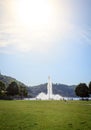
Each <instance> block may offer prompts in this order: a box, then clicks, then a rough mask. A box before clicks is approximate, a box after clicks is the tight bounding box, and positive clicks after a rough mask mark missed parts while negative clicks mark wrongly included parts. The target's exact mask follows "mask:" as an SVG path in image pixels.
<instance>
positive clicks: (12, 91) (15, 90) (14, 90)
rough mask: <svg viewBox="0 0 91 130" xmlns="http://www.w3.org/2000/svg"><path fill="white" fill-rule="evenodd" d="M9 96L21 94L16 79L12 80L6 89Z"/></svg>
mask: <svg viewBox="0 0 91 130" xmlns="http://www.w3.org/2000/svg"><path fill="white" fill-rule="evenodd" d="M6 91H7V95H8V96H15V95H18V94H19V87H18V85H17V83H16V82H15V81H13V82H11V83H10V84H9V86H8V87H7V89H6Z"/></svg>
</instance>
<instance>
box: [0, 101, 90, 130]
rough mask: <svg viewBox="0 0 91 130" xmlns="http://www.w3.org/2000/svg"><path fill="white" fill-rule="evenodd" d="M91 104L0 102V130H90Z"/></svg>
mask: <svg viewBox="0 0 91 130" xmlns="http://www.w3.org/2000/svg"><path fill="white" fill-rule="evenodd" d="M90 104H91V101H88V102H87V101H67V102H64V101H0V130H91V105H90Z"/></svg>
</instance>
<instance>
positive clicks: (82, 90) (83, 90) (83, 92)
mask: <svg viewBox="0 0 91 130" xmlns="http://www.w3.org/2000/svg"><path fill="white" fill-rule="evenodd" d="M75 93H76V95H77V96H79V97H89V92H88V87H87V85H86V84H85V83H80V84H79V85H77V87H76V89H75Z"/></svg>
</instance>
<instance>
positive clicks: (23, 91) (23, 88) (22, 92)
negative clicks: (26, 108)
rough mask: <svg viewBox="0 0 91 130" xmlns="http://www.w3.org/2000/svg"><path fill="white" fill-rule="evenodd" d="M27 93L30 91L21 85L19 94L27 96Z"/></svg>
mask: <svg viewBox="0 0 91 130" xmlns="http://www.w3.org/2000/svg"><path fill="white" fill-rule="evenodd" d="M27 93H28V92H27V89H26V87H24V86H22V85H20V86H19V95H20V96H21V97H26V96H27Z"/></svg>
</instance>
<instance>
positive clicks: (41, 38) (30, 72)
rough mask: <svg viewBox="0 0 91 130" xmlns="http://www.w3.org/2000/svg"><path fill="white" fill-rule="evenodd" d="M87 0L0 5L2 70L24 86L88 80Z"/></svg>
mask: <svg viewBox="0 0 91 130" xmlns="http://www.w3.org/2000/svg"><path fill="white" fill-rule="evenodd" d="M90 13H91V0H3V1H2V0H0V71H1V73H2V74H3V75H8V76H11V77H14V78H16V79H17V80H19V81H21V82H23V83H25V84H26V85H32V86H33V85H38V84H41V83H45V82H47V80H48V76H49V75H50V77H51V79H52V82H54V83H62V84H69V85H73V84H78V83H80V82H85V83H89V82H90V81H91V14H90Z"/></svg>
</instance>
